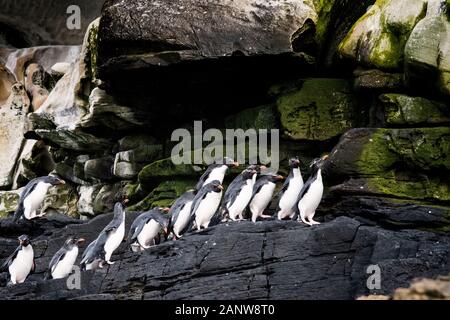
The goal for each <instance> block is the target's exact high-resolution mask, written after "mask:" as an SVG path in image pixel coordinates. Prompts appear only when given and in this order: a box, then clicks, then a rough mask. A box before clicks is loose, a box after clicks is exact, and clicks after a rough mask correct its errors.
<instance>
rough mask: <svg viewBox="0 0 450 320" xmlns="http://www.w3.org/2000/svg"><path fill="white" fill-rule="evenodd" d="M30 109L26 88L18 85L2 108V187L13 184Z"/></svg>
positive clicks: (0, 175) (14, 87)
mask: <svg viewBox="0 0 450 320" xmlns="http://www.w3.org/2000/svg"><path fill="white" fill-rule="evenodd" d="M29 107H30V99H28V96H27V93H26V91H25V88H24V86H23V85H22V84H20V83H16V84H15V85H13V87H12V88H11V95H10V96H9V98H8V100H7V101H6V103H5V104H4V105H3V106H0V146H1V149H0V163H1V164H2V165H1V166H0V187H7V186H11V185H12V183H13V176H14V169H15V165H16V161H17V159H18V157H19V155H20V153H21V150H22V144H23V141H24V137H23V135H24V133H25V130H26V119H27V113H28V110H29Z"/></svg>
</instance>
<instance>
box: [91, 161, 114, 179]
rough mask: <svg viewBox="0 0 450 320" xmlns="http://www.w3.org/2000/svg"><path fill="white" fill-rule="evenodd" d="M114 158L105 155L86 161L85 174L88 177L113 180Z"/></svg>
mask: <svg viewBox="0 0 450 320" xmlns="http://www.w3.org/2000/svg"><path fill="white" fill-rule="evenodd" d="M113 166H114V158H113V157H109V156H108V157H103V158H97V159H90V160H87V161H86V162H85V163H84V176H85V177H86V179H92V178H93V179H94V180H95V179H99V180H111V179H113V178H114V175H113Z"/></svg>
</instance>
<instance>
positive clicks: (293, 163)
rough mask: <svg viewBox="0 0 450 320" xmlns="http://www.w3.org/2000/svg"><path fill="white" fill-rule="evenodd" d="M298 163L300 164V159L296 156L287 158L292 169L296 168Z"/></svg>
mask: <svg viewBox="0 0 450 320" xmlns="http://www.w3.org/2000/svg"><path fill="white" fill-rule="evenodd" d="M300 164H301V161H300V159H299V158H298V157H294V158H291V159H289V167H290V168H292V169H296V168H298V167H299V166H300Z"/></svg>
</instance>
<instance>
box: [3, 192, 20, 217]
mask: <svg viewBox="0 0 450 320" xmlns="http://www.w3.org/2000/svg"><path fill="white" fill-rule="evenodd" d="M21 191H22V190H21V189H20V190H14V191H0V218H6V217H7V216H8V215H9V214H12V213H13V212H14V211H15V210H16V208H17V204H18V203H19V196H20V192H21Z"/></svg>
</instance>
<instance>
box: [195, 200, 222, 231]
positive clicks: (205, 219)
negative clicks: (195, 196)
mask: <svg viewBox="0 0 450 320" xmlns="http://www.w3.org/2000/svg"><path fill="white" fill-rule="evenodd" d="M221 199H222V191H220V192H209V193H208V194H207V195H206V197H205V198H204V199H203V200H202V201H201V203H200V205H199V206H198V208H197V210H196V212H195V221H196V223H197V226H204V225H205V224H208V223H209V221H210V220H211V218H212V216H213V215H214V213H215V212H216V211H217V209H218V208H219V204H220V200H221Z"/></svg>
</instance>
